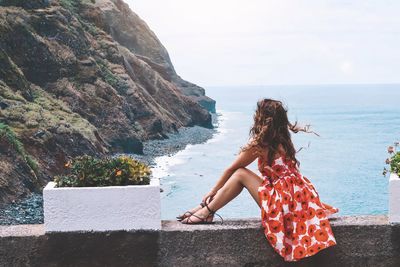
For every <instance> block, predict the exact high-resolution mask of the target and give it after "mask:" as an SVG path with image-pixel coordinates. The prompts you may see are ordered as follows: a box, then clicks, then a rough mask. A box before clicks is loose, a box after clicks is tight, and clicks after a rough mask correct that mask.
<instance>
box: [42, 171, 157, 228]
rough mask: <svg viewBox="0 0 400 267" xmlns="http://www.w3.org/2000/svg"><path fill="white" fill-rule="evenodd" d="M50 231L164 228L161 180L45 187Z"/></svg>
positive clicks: (51, 183) (45, 222) (46, 217)
mask: <svg viewBox="0 0 400 267" xmlns="http://www.w3.org/2000/svg"><path fill="white" fill-rule="evenodd" d="M43 206H44V226H45V230H46V232H70V231H117V230H138V229H146V230H160V229H161V200H160V181H159V179H157V178H152V179H151V180H150V184H149V185H129V186H107V187H62V188H56V187H55V183H54V182H50V183H48V184H47V186H46V187H45V188H44V190H43Z"/></svg>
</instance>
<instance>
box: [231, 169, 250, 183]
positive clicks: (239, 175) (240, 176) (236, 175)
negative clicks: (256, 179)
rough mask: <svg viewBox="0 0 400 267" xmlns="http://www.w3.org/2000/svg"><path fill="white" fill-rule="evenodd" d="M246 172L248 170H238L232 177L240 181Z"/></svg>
mask: <svg viewBox="0 0 400 267" xmlns="http://www.w3.org/2000/svg"><path fill="white" fill-rule="evenodd" d="M247 172H248V170H247V169H246V168H239V169H237V170H236V171H235V172H234V173H233V174H232V176H233V177H235V178H236V179H238V180H240V181H241V180H242V178H243V177H244V176H246V174H247Z"/></svg>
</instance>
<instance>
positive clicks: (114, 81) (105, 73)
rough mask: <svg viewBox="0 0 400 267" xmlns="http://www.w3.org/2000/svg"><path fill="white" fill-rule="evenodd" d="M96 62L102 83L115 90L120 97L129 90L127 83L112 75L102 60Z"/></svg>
mask: <svg viewBox="0 0 400 267" xmlns="http://www.w3.org/2000/svg"><path fill="white" fill-rule="evenodd" d="M96 62H97V65H98V66H99V68H100V73H101V76H102V77H103V79H104V81H105V82H106V83H108V84H109V85H111V86H112V87H113V88H115V89H116V90H117V91H118V93H120V94H122V95H124V94H126V91H127V90H128V89H129V85H128V83H127V82H126V81H124V80H122V79H121V78H119V77H118V76H116V75H114V73H112V71H111V70H110V69H109V68H108V66H107V63H106V62H105V61H104V60H97V61H96Z"/></svg>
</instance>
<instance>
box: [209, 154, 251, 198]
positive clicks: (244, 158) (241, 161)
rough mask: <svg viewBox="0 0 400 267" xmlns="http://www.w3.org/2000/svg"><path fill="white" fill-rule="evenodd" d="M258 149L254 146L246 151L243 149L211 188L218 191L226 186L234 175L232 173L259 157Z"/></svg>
mask: <svg viewBox="0 0 400 267" xmlns="http://www.w3.org/2000/svg"><path fill="white" fill-rule="evenodd" d="M258 155H259V154H258V150H257V149H256V148H254V147H252V148H249V149H247V150H245V151H241V152H240V153H239V155H238V156H237V157H236V159H235V160H234V161H233V162H232V164H231V165H230V166H229V167H228V168H226V169H225V171H224V172H223V173H222V175H221V177H220V178H219V179H218V181H217V183H216V185H215V186H214V187H213V188H212V189H211V191H213V192H217V191H218V190H219V189H220V188H221V187H223V186H224V184H225V183H226V181H228V179H229V178H230V177H231V176H232V174H233V173H234V172H235V171H236V170H237V169H239V168H244V167H246V166H248V165H249V164H250V163H252V162H253V161H254V160H255V159H257V157H258Z"/></svg>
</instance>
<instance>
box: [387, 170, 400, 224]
mask: <svg viewBox="0 0 400 267" xmlns="http://www.w3.org/2000/svg"><path fill="white" fill-rule="evenodd" d="M389 223H400V178H399V176H398V175H397V174H395V173H390V178H389Z"/></svg>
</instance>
